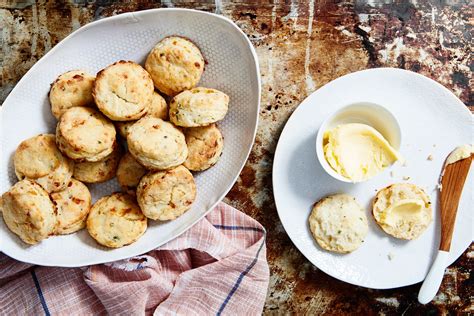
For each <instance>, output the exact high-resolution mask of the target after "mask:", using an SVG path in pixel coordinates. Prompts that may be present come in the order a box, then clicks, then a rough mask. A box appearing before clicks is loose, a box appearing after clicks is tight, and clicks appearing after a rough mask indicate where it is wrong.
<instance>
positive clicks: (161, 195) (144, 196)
mask: <svg viewBox="0 0 474 316" xmlns="http://www.w3.org/2000/svg"><path fill="white" fill-rule="evenodd" d="M195 198H196V185H195V183H194V178H193V175H192V174H191V172H189V170H188V169H186V168H185V167H183V166H178V167H176V168H174V169H171V170H167V171H159V172H150V173H148V174H147V175H145V176H144V177H143V178H142V179H141V180H140V184H139V185H138V188H137V200H138V204H139V205H140V208H141V209H142V212H143V214H145V216H146V217H148V218H151V219H155V220H160V221H166V220H172V219H175V218H177V217H179V216H181V215H182V214H183V213H184V212H186V211H187V210H189V209H190V208H191V204H192V203H193V201H194V199H195Z"/></svg>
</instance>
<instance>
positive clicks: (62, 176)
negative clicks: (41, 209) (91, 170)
mask: <svg viewBox="0 0 474 316" xmlns="http://www.w3.org/2000/svg"><path fill="white" fill-rule="evenodd" d="M13 164H14V166H15V174H16V176H17V178H18V179H19V180H23V179H25V178H27V179H30V180H34V181H36V182H37V183H38V184H40V185H41V186H42V187H43V188H44V189H45V190H46V191H48V192H54V191H59V190H62V189H63V188H64V187H65V186H66V185H67V184H68V182H69V180H70V179H71V176H72V172H73V169H74V162H73V161H72V160H70V159H69V158H67V157H65V156H63V155H62V154H61V152H60V151H59V149H58V148H57V147H56V137H55V136H54V135H53V134H39V135H37V136H34V137H31V138H28V139H26V140H24V141H22V142H21V143H20V145H19V146H18V147H17V149H16V151H15V156H14V157H13Z"/></svg>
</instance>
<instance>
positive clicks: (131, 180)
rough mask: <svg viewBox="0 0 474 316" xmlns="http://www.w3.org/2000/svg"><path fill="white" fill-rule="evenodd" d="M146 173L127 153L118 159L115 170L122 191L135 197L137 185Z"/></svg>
mask: <svg viewBox="0 0 474 316" xmlns="http://www.w3.org/2000/svg"><path fill="white" fill-rule="evenodd" d="M146 173H147V170H146V169H145V167H143V166H142V165H140V164H139V163H138V162H137V161H136V160H135V158H133V156H132V155H131V154H130V153H129V152H127V153H126V154H125V155H124V156H123V157H122V159H120V162H119V165H118V168H117V181H118V183H119V184H120V186H121V187H122V191H124V192H127V193H128V194H131V195H135V194H136V189H137V186H138V183H140V180H141V178H142V177H143V176H144V175H145V174H146Z"/></svg>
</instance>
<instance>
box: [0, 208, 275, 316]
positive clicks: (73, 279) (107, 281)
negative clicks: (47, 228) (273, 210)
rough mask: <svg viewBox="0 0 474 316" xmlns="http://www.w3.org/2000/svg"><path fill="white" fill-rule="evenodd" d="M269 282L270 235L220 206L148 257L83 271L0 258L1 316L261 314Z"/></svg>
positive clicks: (253, 223)
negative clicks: (267, 257)
mask: <svg viewBox="0 0 474 316" xmlns="http://www.w3.org/2000/svg"><path fill="white" fill-rule="evenodd" d="M268 281H269V269H268V264H267V260H266V248H265V230H264V228H263V227H262V226H261V225H260V224H259V223H258V222H257V221H255V220H254V219H252V218H250V217H249V216H247V215H245V214H244V213H242V212H239V211H238V210H236V209H234V208H232V207H230V206H228V205H226V204H224V203H220V204H219V205H218V206H217V207H216V208H215V209H214V210H212V211H211V212H210V213H209V214H208V215H207V216H206V217H205V218H203V219H202V220H201V221H200V222H199V223H197V224H196V225H195V226H193V227H192V228H191V229H189V230H188V231H187V232H186V233H184V234H183V235H181V236H179V237H178V238H176V239H174V240H172V241H170V242H168V243H167V244H165V245H163V246H162V247H160V248H158V249H156V250H153V251H151V252H149V253H147V254H144V255H141V256H138V257H134V258H130V259H126V260H122V261H116V262H113V263H109V264H102V265H96V266H90V267H85V268H51V267H40V266H31V265H29V264H26V263H22V262H18V261H15V260H13V259H11V258H9V257H7V256H5V255H3V254H0V314H2V315H18V314H21V315H25V314H29V315H42V314H43V315H44V314H46V315H86V314H94V315H96V314H112V315H117V314H124V315H143V314H155V315H210V314H217V315H221V314H222V315H259V314H261V312H262V310H263V305H264V302H265V297H266V293H267V287H268Z"/></svg>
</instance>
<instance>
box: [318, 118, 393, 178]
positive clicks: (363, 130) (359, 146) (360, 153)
mask: <svg viewBox="0 0 474 316" xmlns="http://www.w3.org/2000/svg"><path fill="white" fill-rule="evenodd" d="M323 150H324V156H325V158H326V160H327V162H328V163H329V165H330V166H331V168H333V169H334V170H335V171H336V172H337V173H339V174H340V175H342V176H343V177H346V178H348V179H350V180H352V181H353V182H360V181H364V180H367V179H370V178H372V177H373V176H375V175H376V174H377V173H379V172H381V171H382V170H383V169H385V168H386V167H388V166H390V165H391V164H393V163H394V162H395V161H397V160H399V159H400V155H399V154H398V152H397V151H396V150H395V149H394V148H393V147H392V146H391V145H390V144H389V143H388V141H387V140H386V139H385V138H384V137H383V136H382V134H380V133H379V132H378V131H377V130H376V129H374V128H373V127H371V126H369V125H366V124H360V123H349V124H342V125H338V126H337V127H335V128H332V129H330V130H327V131H325V133H324V137H323Z"/></svg>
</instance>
